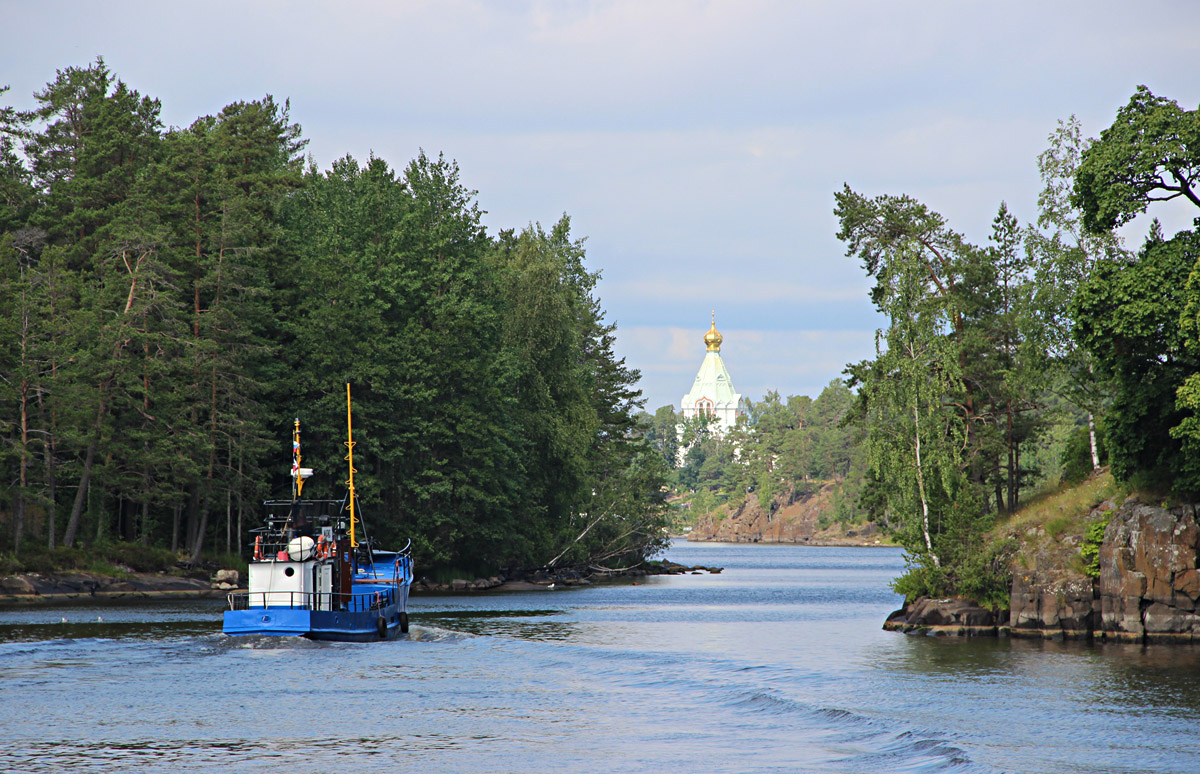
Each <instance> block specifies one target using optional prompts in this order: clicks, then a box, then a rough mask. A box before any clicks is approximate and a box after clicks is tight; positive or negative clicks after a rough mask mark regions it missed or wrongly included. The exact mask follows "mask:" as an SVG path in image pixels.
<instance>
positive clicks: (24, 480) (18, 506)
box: [13, 341, 29, 556]
mask: <svg viewBox="0 0 1200 774" xmlns="http://www.w3.org/2000/svg"><path fill="white" fill-rule="evenodd" d="M21 348H22V349H24V341H22V344H21ZM28 474H29V382H28V381H26V380H24V379H22V380H21V463H20V477H19V483H18V487H17V497H16V501H15V502H14V503H13V553H14V554H17V555H18V556H19V555H20V553H21V538H22V537H23V535H24V532H25V494H26V492H27V491H28V486H29V481H28Z"/></svg>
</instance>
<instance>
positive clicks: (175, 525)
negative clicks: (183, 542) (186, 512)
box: [171, 505, 182, 553]
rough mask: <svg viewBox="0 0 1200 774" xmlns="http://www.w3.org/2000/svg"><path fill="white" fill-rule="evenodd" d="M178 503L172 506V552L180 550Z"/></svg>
mask: <svg viewBox="0 0 1200 774" xmlns="http://www.w3.org/2000/svg"><path fill="white" fill-rule="evenodd" d="M180 510H182V509H181V508H180V507H179V506H178V505H176V506H174V507H172V508H171V552H172V553H174V552H176V551H178V550H179V512H180Z"/></svg>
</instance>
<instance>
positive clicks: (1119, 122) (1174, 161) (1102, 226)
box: [1074, 86, 1200, 231]
mask: <svg viewBox="0 0 1200 774" xmlns="http://www.w3.org/2000/svg"><path fill="white" fill-rule="evenodd" d="M1198 181H1200V111H1197V110H1183V109H1182V108H1180V107H1179V105H1178V104H1177V103H1176V102H1175V101H1174V100H1169V99H1166V98H1165V97H1158V96H1155V95H1154V94H1153V93H1152V92H1151V91H1150V90H1149V89H1148V88H1146V87H1145V86H1138V87H1137V90H1136V91H1135V92H1134V94H1133V96H1132V97H1131V98H1130V100H1129V103H1128V104H1127V105H1125V106H1124V107H1122V108H1121V109H1120V110H1118V111H1117V117H1116V120H1115V121H1114V122H1113V124H1112V126H1110V127H1109V128H1108V129H1105V130H1104V131H1103V132H1101V133H1100V139H1099V140H1098V141H1096V142H1095V143H1093V144H1092V145H1091V147H1089V148H1087V149H1086V150H1085V151H1084V152H1083V155H1082V162H1081V163H1080V165H1079V170H1078V173H1077V175H1076V177H1075V188H1074V203H1075V204H1076V205H1077V206H1078V207H1079V208H1080V209H1081V210H1082V211H1083V223H1084V225H1085V226H1086V228H1087V229H1088V230H1090V231H1107V230H1110V229H1112V228H1115V227H1118V226H1121V225H1123V224H1125V223H1128V222H1129V221H1130V220H1133V218H1135V217H1136V216H1138V215H1139V214H1141V213H1143V212H1145V211H1146V208H1147V207H1148V206H1149V204H1150V202H1154V201H1168V200H1170V199H1175V198H1178V197H1183V198H1186V199H1187V200H1188V201H1190V202H1191V203H1192V204H1194V205H1196V206H1197V207H1200V195H1198V194H1197V190H1196V185H1197V182H1198Z"/></svg>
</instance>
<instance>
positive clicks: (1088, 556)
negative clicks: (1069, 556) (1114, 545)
mask: <svg viewBox="0 0 1200 774" xmlns="http://www.w3.org/2000/svg"><path fill="white" fill-rule="evenodd" d="M1107 528H1108V520H1107V519H1099V520H1097V521H1093V522H1092V523H1090V524H1088V525H1087V529H1086V530H1084V533H1083V545H1082V546H1080V547H1079V555H1080V557H1081V558H1082V560H1083V571H1084V574H1086V575H1087V576H1088V577H1089V578H1099V577H1100V544H1101V543H1103V542H1104V531H1105V530H1106V529H1107Z"/></svg>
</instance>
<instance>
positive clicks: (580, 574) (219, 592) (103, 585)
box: [0, 561, 722, 607]
mask: <svg viewBox="0 0 1200 774" xmlns="http://www.w3.org/2000/svg"><path fill="white" fill-rule="evenodd" d="M721 569H722V568H720V567H704V566H700V565H697V566H694V567H692V566H685V565H681V564H676V563H674V562H667V561H659V562H647V563H646V564H645V565H643V566H642V567H637V568H633V569H630V570H625V571H622V572H599V571H589V570H585V569H581V568H562V569H555V570H549V569H545V568H541V569H536V570H509V571H506V572H505V573H503V574H499V575H493V576H491V577H489V578H476V579H474V580H467V579H454V580H452V581H451V582H449V583H437V582H435V581H431V580H429V579H428V578H421V579H420V580H417V581H414V583H413V585H412V591H413V592H415V593H462V592H465V591H534V590H539V591H540V590H554V589H557V588H569V587H574V586H590V585H592V584H594V583H602V582H606V581H620V580H632V581H633V582H634V583H636V582H637V580H638V579H639V578H644V577H646V576H648V575H683V574H693V575H695V574H700V573H713V574H715V573H719V572H721ZM239 581H240V578H239V575H238V572H237V571H236V570H219V571H217V573H216V574H215V575H212V576H211V577H207V578H200V577H182V576H178V575H170V574H167V573H138V572H129V573H126V574H125V575H124V576H121V577H114V576H108V575H98V574H96V573H90V572H76V571H72V572H63V573H21V574H18V575H9V576H6V577H3V578H0V607H23V606H31V605H56V604H71V603H86V604H103V603H108V602H113V603H118V602H130V601H137V600H154V599H221V598H223V597H224V596H225V595H226V594H228V593H229V592H231V591H236V590H238V589H244V588H245V586H244V584H242V583H240V582H239Z"/></svg>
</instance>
